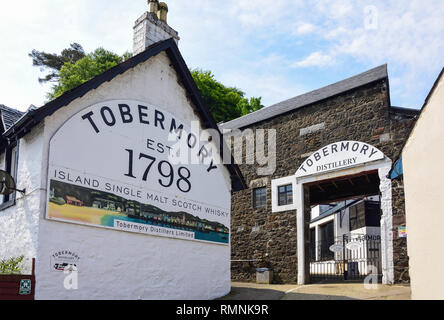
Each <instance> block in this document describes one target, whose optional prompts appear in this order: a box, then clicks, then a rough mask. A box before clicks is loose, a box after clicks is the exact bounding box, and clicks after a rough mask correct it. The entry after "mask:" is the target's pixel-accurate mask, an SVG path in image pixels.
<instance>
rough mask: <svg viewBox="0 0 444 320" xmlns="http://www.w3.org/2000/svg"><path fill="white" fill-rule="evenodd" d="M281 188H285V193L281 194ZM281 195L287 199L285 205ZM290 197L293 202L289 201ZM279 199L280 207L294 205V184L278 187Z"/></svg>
mask: <svg viewBox="0 0 444 320" xmlns="http://www.w3.org/2000/svg"><path fill="white" fill-rule="evenodd" d="M281 188H285V191H284V192H281ZM288 188H290V190H288ZM281 195H284V197H285V201H284V202H283V203H282V202H281ZM290 196H291V202H289V201H288V199H289V197H290ZM277 197H278V198H277V199H278V206H279V207H283V206H290V205H292V204H293V184H292V183H289V184H285V185H280V186H278V187H277Z"/></svg>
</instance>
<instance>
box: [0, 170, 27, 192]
mask: <svg viewBox="0 0 444 320" xmlns="http://www.w3.org/2000/svg"><path fill="white" fill-rule="evenodd" d="M14 191H18V192H21V193H25V190H17V189H16V186H15V181H14V178H13V177H11V175H10V174H9V173H7V172H6V171H4V170H0V194H3V195H9V194H11V193H13V192H14Z"/></svg>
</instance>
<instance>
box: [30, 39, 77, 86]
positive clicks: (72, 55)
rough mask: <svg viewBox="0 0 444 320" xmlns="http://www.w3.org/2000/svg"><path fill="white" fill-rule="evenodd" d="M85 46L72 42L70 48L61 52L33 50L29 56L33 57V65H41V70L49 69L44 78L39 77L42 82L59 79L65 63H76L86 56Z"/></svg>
mask: <svg viewBox="0 0 444 320" xmlns="http://www.w3.org/2000/svg"><path fill="white" fill-rule="evenodd" d="M85 55H86V54H85V51H84V50H83V47H82V46H81V45H80V44H78V43H72V44H71V45H70V46H69V48H66V49H64V50H63V51H62V52H61V53H60V54H56V53H47V52H44V51H38V50H35V49H34V50H32V52H31V53H30V54H29V57H31V58H32V65H33V66H35V67H40V71H42V72H43V71H49V74H47V75H46V76H45V77H44V78H39V82H40V83H45V82H57V81H59V72H60V69H62V67H63V65H64V64H65V63H68V62H70V63H76V62H77V61H78V60H80V59H82V58H83V57H84V56H85Z"/></svg>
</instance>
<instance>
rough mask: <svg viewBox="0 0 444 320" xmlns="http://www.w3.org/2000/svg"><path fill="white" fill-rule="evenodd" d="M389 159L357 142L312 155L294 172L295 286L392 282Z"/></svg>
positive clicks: (369, 146) (326, 148)
mask: <svg viewBox="0 0 444 320" xmlns="http://www.w3.org/2000/svg"><path fill="white" fill-rule="evenodd" d="M391 164H392V162H391V160H390V159H388V158H386V157H385V156H384V154H383V153H382V152H381V151H379V150H378V149H376V148H375V147H373V146H371V145H368V144H366V143H362V142H356V141H343V142H338V143H335V144H332V145H329V146H327V147H324V148H323V149H321V150H319V151H318V152H316V153H314V154H313V155H312V156H311V157H309V158H308V159H307V160H306V161H305V162H304V163H303V164H302V166H301V167H300V169H299V170H298V172H297V173H296V188H295V189H296V190H295V196H296V199H297V201H296V203H297V228H298V230H297V233H298V282H299V284H306V283H309V282H316V281H318V280H325V279H334V280H363V279H365V278H366V277H367V276H368V275H375V276H379V277H380V278H382V282H383V283H392V282H393V253H392V252H393V244H392V235H391V228H392V227H391V225H392V213H391V208H392V202H391V198H392V195H391V181H390V179H388V178H387V174H388V172H389V171H390V169H391Z"/></svg>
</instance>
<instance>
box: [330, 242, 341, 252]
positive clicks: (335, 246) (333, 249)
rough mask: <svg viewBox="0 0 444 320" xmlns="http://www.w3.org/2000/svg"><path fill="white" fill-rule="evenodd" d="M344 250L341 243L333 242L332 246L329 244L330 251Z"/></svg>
mask: <svg viewBox="0 0 444 320" xmlns="http://www.w3.org/2000/svg"><path fill="white" fill-rule="evenodd" d="M343 250H344V247H343V246H342V244H339V243H337V244H334V245H332V246H330V251H331V252H334V253H339V252H342V251H343Z"/></svg>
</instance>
